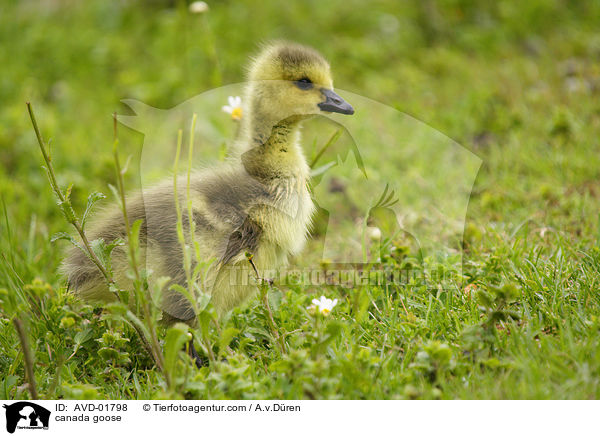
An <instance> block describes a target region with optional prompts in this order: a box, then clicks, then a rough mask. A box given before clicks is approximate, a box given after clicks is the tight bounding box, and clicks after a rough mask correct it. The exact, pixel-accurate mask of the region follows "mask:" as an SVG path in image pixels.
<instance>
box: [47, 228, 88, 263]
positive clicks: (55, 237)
mask: <svg viewBox="0 0 600 436" xmlns="http://www.w3.org/2000/svg"><path fill="white" fill-rule="evenodd" d="M59 239H64V240H67V241H69V242H70V243H71V244H73V245H74V246H75V247H77V248H79V249H80V250H81V251H83V252H84V253H85V255H86V256H88V257H90V254H89V253H88V251H87V250H86V249H85V247H84V246H83V245H82V244H81V243H80V242H79V241H78V240H77V239H75V238H74V237H73V236H71V235H69V234H68V233H65V232H58V233H56V234H54V235H52V237H51V238H50V242H56V241H58V240H59Z"/></svg>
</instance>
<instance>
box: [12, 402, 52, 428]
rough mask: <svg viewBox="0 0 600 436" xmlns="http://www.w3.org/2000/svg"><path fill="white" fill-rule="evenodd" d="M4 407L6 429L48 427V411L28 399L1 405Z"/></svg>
mask: <svg viewBox="0 0 600 436" xmlns="http://www.w3.org/2000/svg"><path fill="white" fill-rule="evenodd" d="M3 407H4V408H5V409H6V431H7V432H9V433H14V432H15V430H16V429H17V428H19V429H48V425H49V423H50V411H49V410H48V409H46V408H44V407H42V406H39V405H37V404H35V403H30V402H29V401H19V402H17V403H13V404H9V405H6V404H5V405H3Z"/></svg>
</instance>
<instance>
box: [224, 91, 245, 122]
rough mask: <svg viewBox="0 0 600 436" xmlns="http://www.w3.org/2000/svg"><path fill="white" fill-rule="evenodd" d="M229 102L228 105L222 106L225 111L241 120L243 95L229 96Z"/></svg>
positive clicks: (235, 118)
mask: <svg viewBox="0 0 600 436" xmlns="http://www.w3.org/2000/svg"><path fill="white" fill-rule="evenodd" d="M227 101H228V102H229V104H228V105H225V106H223V107H222V109H223V112H227V113H228V114H231V118H232V119H234V120H235V121H239V120H241V119H242V99H241V97H232V96H229V98H228V99H227Z"/></svg>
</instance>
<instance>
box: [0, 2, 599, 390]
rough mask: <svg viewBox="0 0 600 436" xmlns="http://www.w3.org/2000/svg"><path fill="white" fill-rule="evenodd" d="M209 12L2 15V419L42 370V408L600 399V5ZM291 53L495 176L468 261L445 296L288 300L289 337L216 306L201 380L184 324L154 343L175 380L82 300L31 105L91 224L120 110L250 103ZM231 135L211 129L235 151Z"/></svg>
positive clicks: (362, 290)
mask: <svg viewBox="0 0 600 436" xmlns="http://www.w3.org/2000/svg"><path fill="white" fill-rule="evenodd" d="M209 6H210V10H209V11H208V12H206V13H204V14H202V15H193V14H190V13H189V11H188V8H187V4H186V3H185V1H183V0H181V1H172V2H169V1H167V0H164V1H162V0H153V1H148V2H142V1H133V0H130V1H125V0H124V1H119V2H106V1H102V0H89V1H86V2H75V1H69V0H44V1H16V0H8V1H3V2H2V4H1V5H0V44H1V46H2V50H0V65H2V71H1V72H0V163H1V165H0V196H1V203H2V204H1V207H2V210H1V213H0V215H1V218H2V219H1V220H0V398H2V399H7V398H10V399H22V398H31V396H32V395H33V393H32V392H33V389H31V385H29V386H28V384H27V377H28V376H27V375H26V372H27V369H28V366H29V365H28V364H27V359H26V357H28V356H27V355H28V354H30V358H31V361H32V362H33V364H32V365H30V366H29V369H30V370H31V371H32V372H33V376H34V378H35V382H36V383H35V384H36V388H35V390H36V392H37V393H38V394H39V396H40V398H47V399H52V398H77V399H83V398H86V399H91V398H100V399H101V398H113V399H146V398H197V399H208V398H218V399H223V398H228V399H238V398H244V399H254V398H285V399H384V398H385V399H388V398H389V399H404V398H407V399H432V398H435V399H517V398H518V399H534V398H539V399H575V398H579V399H592V398H598V396H599V394H600V335H599V330H600V293H599V292H598V289H599V285H600V213H599V210H600V209H599V206H600V139H599V138H600V135H599V132H600V98H599V97H600V34H599V33H598V23H599V22H600V3H598V2H595V1H592V0H590V1H581V2H576V3H574V2H567V1H566V0H564V1H561V0H553V1H544V0H532V1H529V2H513V1H508V0H503V1H497V2H493V3H492V4H490V3H489V2H485V1H475V0H472V1H471V0H443V1H439V2H435V1H433V0H427V1H417V0H415V1H407V2H394V1H384V0H380V1H375V2H371V3H368V2H358V1H347V0H345V1H342V0H334V1H331V2H327V6H325V3H323V2H318V1H303V2H286V3H285V6H283V5H282V4H281V3H280V2H276V1H266V2H261V3H260V6H257V5H256V4H254V3H251V2H249V1H220V2H215V4H212V3H209ZM277 38H285V39H289V40H294V41H298V42H302V43H305V44H308V45H312V46H314V47H316V48H317V49H319V50H320V51H321V52H322V53H323V54H324V55H325V56H326V57H327V58H328V59H329V61H330V63H331V65H332V69H333V71H334V74H335V85H336V87H339V88H341V89H344V90H348V91H351V92H353V93H355V94H359V95H361V96H365V97H368V98H369V99H372V100H375V101H379V102H381V103H383V104H385V105H387V106H389V107H391V108H394V109H396V110H397V111H400V112H402V113H405V114H408V115H410V116H412V117H414V118H416V119H417V120H420V121H422V122H424V123H425V125H427V126H428V128H430V129H431V131H439V132H441V133H443V134H445V135H447V136H448V137H450V138H452V139H453V140H454V141H456V143H458V144H461V145H462V146H463V147H464V148H465V149H466V150H469V151H470V152H472V153H473V154H474V155H476V156H477V157H479V158H480V159H481V161H482V165H481V168H480V169H479V172H478V174H477V178H476V180H475V184H474V187H473V190H472V193H471V196H470V200H469V203H468V210H467V215H466V223H465V228H464V235H463V237H462V238H460V240H459V244H457V246H456V247H455V248H456V249H457V251H455V252H456V254H457V255H460V256H462V269H456V268H454V265H450V264H448V265H446V267H447V268H448V269H449V270H451V271H454V274H455V276H454V277H453V280H452V282H453V283H455V284H456V285H455V286H454V287H451V288H450V289H446V288H443V289H442V288H435V287H434V288H433V289H432V288H431V287H430V286H424V285H422V284H419V283H416V282H411V283H408V284H403V285H390V286H356V287H351V288H348V287H345V286H333V285H332V286H324V287H321V288H316V289H315V288H311V289H306V288H304V287H300V286H294V285H285V286H284V285H276V286H275V287H274V288H273V289H270V290H269V291H268V297H267V298H268V301H269V302H270V306H271V309H272V313H273V318H274V325H272V324H271V322H270V317H269V313H268V311H267V310H266V309H265V306H264V304H263V302H262V301H261V299H260V298H253V299H252V300H250V301H249V302H248V303H247V304H245V305H243V306H242V307H240V308H237V309H235V310H234V311H233V312H232V313H231V314H229V315H227V316H226V317H225V318H223V319H220V320H219V321H218V328H217V327H216V326H215V325H214V324H215V323H214V322H211V319H213V315H212V313H211V311H210V305H209V306H208V308H207V309H206V310H205V311H204V312H203V313H204V318H202V319H203V320H204V321H205V324H203V323H201V324H202V325H204V326H205V327H204V328H198V329H197V330H196V332H195V336H196V338H197V346H198V348H200V349H203V350H204V351H205V352H206V353H207V354H212V355H214V356H213V358H212V359H211V360H210V363H209V365H208V366H206V367H204V368H202V369H196V368H195V367H194V366H193V365H192V364H191V361H190V360H189V359H188V358H187V357H186V355H185V354H184V353H183V352H182V351H180V350H181V347H182V344H183V343H184V342H185V340H186V338H187V337H188V336H187V335H188V331H187V328H186V327H184V326H181V325H178V326H175V327H173V328H170V329H165V328H164V327H160V328H158V337H157V339H156V341H157V343H158V344H159V345H160V347H159V348H160V349H159V352H160V353H162V359H163V364H162V366H163V368H162V369H160V368H158V367H157V366H156V364H155V361H154V360H153V359H152V358H151V357H150V356H149V354H148V353H147V352H146V351H145V349H144V347H143V346H142V343H141V340H140V336H139V334H138V332H137V331H136V330H135V329H134V328H132V326H131V319H132V318H131V316H129V315H128V314H125V310H124V308H123V307H122V306H118V305H116V306H113V307H111V308H108V309H105V308H102V307H95V306H90V305H86V304H85V303H83V302H81V301H79V300H77V299H76V298H75V296H73V295H72V294H71V293H69V292H67V289H66V283H65V279H64V278H63V277H61V275H60V274H59V271H58V267H59V264H60V262H61V260H62V253H63V252H64V249H65V248H66V242H64V241H57V242H51V240H50V239H51V237H52V235H54V234H56V233H58V232H72V229H71V228H70V227H69V224H68V223H67V222H66V220H65V218H64V217H63V215H62V213H61V210H60V208H59V207H58V206H57V204H56V198H55V196H53V193H52V190H51V188H50V186H49V184H48V180H47V178H46V174H45V172H44V170H43V169H42V168H41V165H42V164H43V160H42V156H41V153H40V150H39V147H38V145H37V143H36V137H35V134H34V132H33V129H32V128H31V122H30V120H29V116H28V113H27V108H26V106H25V103H26V102H31V103H32V105H33V107H34V109H35V113H36V116H37V119H38V124H39V127H40V130H41V132H42V134H43V136H44V137H45V138H46V139H49V138H51V154H52V163H53V166H54V169H55V171H56V174H57V180H58V184H59V185H60V187H61V188H62V189H63V190H65V189H66V188H67V186H68V185H69V184H71V183H73V188H72V193H71V199H72V202H73V207H74V208H75V210H76V212H77V213H78V214H81V213H82V212H83V210H84V209H85V206H86V201H87V197H88V195H89V194H90V193H92V192H95V191H100V192H103V193H105V194H106V195H107V197H109V199H107V200H104V202H105V203H108V202H110V201H113V198H112V195H111V193H110V190H109V189H108V184H109V183H110V184H113V185H115V184H116V179H115V170H114V157H113V125H112V119H111V117H112V113H113V112H115V111H117V112H119V113H120V114H129V113H130V112H128V108H126V107H125V106H124V105H123V104H122V103H120V100H121V99H123V98H134V99H136V100H139V101H143V102H144V103H146V104H148V105H150V106H154V107H157V108H171V107H173V106H176V105H178V104H180V103H182V102H183V101H185V100H186V99H189V98H191V97H194V96H196V95H198V94H200V93H202V92H204V91H207V90H210V89H213V88H216V87H220V86H223V85H227V84H231V83H237V82H241V81H242V80H243V78H244V69H243V68H244V65H245V63H246V60H247V57H248V55H249V54H252V53H255V52H256V49H257V46H258V43H260V42H261V41H268V40H271V39H277ZM224 103H225V102H223V104H224ZM219 115H222V114H219ZM202 116H203V114H199V117H202ZM223 120H225V121H223V122H222V123H223V126H224V127H223V126H220V127H219V125H218V122H217V125H216V128H219V129H222V130H223V132H225V133H223V134H224V135H226V132H227V128H231V125H228V124H227V122H229V120H227V119H226V118H223ZM227 126H229V127H227ZM319 126H320V124H318V122H315V124H314V125H313V127H312V128H309V130H308V131H309V132H310V135H307V141H306V147H305V149H306V150H307V154H308V155H309V156H311V155H314V153H315V151H314V149H312V148H310V147H314V145H313V138H314V139H317V143H319V144H322V143H324V142H325V141H327V139H328V137H329V136H330V134H331V133H330V132H329V131H327V133H324V134H323V135H322V136H320V137H318V138H317V137H315V136H314V135H316V134H317V133H314V132H318V130H319ZM311 135H312V136H311ZM142 144H144V137H143V135H141V134H140V133H139V132H136V131H134V130H132V129H127V128H125V127H120V128H119V153H120V156H121V161H122V163H123V162H124V161H125V160H126V158H127V156H128V155H132V156H133V159H132V162H134V164H132V165H131V167H130V170H129V171H128V172H127V173H126V175H125V185H126V187H127V189H135V188H137V187H139V184H140V178H141V175H140V167H139V165H136V164H135V162H139V161H140V156H141V150H142ZM367 157H368V156H367ZM374 165H375V164H374ZM382 168H386V169H385V170H382V171H385V172H387V173H386V174H384V175H383V177H384V178H385V177H389V178H393V177H394V173H393V171H394V169H393V168H389V167H385V166H382ZM317 230H318V229H317ZM459 236H460V235H459ZM320 237H322V235H320V234H319V233H318V231H317V232H316V234H315V237H314V240H313V241H311V243H310V244H309V248H308V253H307V256H308V257H310V249H311V247H312V244H315V243H318V241H319V238H320ZM391 246H393V247H395V250H393V251H392V250H388V251H387V252H386V253H384V255H383V256H382V261H383V265H384V268H387V269H388V270H394V269H397V268H401V267H403V266H405V265H407V264H409V263H410V264H414V265H417V268H418V262H417V261H416V257H417V255H416V253H415V252H414V250H413V247H411V245H410V243H407V242H406V241H404V240H402V239H401V238H400V239H397V240H394V241H392V244H391ZM448 262H450V261H448ZM442 266H443V265H442ZM320 295H326V296H327V297H329V298H337V299H338V300H339V303H338V305H337V306H336V307H335V308H334V309H333V311H332V312H331V314H330V315H329V316H327V317H324V316H315V315H312V314H311V313H309V311H307V307H308V306H309V305H310V304H311V300H312V298H315V297H318V296H320ZM144 323H147V321H142V324H144ZM206 325H209V327H206ZM19 326H22V333H23V334H22V335H21V338H20V337H19V334H18V333H17V331H18V327H19ZM16 327H17V328H16ZM23 339H25V340H26V342H28V344H26V345H25V346H23ZM282 342H283V343H284V344H283V345H282ZM208 349H210V351H211V352H210V353H208ZM24 350H26V352H25V353H24Z"/></svg>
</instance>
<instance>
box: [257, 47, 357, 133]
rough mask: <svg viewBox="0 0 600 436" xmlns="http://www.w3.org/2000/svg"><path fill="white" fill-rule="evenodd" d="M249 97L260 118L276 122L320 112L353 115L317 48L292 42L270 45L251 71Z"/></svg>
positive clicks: (264, 120)
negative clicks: (335, 86) (337, 90)
mask: <svg viewBox="0 0 600 436" xmlns="http://www.w3.org/2000/svg"><path fill="white" fill-rule="evenodd" d="M249 80H250V87H249V92H248V96H247V98H248V100H249V103H250V110H251V111H252V112H253V115H254V117H255V118H256V119H258V120H261V121H263V122H267V123H272V124H276V123H278V122H280V121H282V120H286V119H291V120H296V121H298V120H302V119H305V118H308V117H310V116H312V115H317V114H319V113H330V112H337V113H341V114H346V115H351V114H353V113H354V109H353V108H352V106H351V105H350V104H349V103H348V102H346V101H345V100H344V99H343V98H342V97H340V96H339V95H338V94H336V93H335V92H334V91H333V80H332V78H331V69H330V67H329V64H328V63H327V61H326V60H325V59H324V58H323V56H321V55H320V54H319V53H318V52H317V51H316V50H314V49H312V48H309V47H305V46H302V45H300V44H295V43H289V42H278V43H275V44H272V45H268V46H266V47H265V48H264V49H263V50H262V52H261V53H260V54H259V55H258V57H256V58H255V60H254V62H253V63H252V65H251V67H250V71H249Z"/></svg>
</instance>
